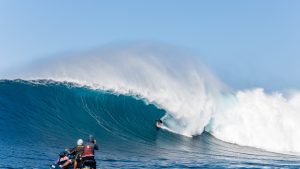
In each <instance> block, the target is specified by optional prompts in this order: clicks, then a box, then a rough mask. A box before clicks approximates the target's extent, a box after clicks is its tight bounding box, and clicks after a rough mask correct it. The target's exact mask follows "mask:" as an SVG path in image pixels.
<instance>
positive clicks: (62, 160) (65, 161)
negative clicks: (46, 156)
mask: <svg viewBox="0 0 300 169" xmlns="http://www.w3.org/2000/svg"><path fill="white" fill-rule="evenodd" d="M71 162H72V161H71V160H70V159H69V157H68V152H67V151H63V152H61V153H59V159H58V160H57V161H56V164H57V165H58V166H59V167H60V168H63V169H65V168H68V166H69V165H70V164H71Z"/></svg>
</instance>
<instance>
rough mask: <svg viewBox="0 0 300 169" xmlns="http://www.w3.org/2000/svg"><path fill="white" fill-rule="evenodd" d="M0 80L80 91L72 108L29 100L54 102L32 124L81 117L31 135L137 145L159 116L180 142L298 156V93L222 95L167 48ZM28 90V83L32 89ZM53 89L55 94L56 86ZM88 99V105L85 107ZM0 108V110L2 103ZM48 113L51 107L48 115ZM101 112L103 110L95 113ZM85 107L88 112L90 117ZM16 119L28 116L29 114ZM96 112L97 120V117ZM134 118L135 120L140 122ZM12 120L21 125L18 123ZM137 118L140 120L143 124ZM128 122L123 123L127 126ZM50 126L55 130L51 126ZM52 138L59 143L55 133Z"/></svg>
mask: <svg viewBox="0 0 300 169" xmlns="http://www.w3.org/2000/svg"><path fill="white" fill-rule="evenodd" d="M3 78H6V79H15V78H21V79H23V80H27V82H28V80H38V79H48V80H53V81H56V82H68V83H66V84H69V83H72V84H76V85H78V86H81V88H79V89H78V90H79V91H80V90H85V92H83V93H85V94H86V92H87V93H89V94H88V95H87V96H78V94H79V95H80V94H82V92H76V95H75V96H78V100H76V104H74V102H72V103H68V102H66V103H65V101H63V100H56V99H57V96H56V95H53V96H47V95H40V96H39V97H37V98H35V99H40V100H45V99H46V100H48V99H49V97H53V98H52V99H51V100H55V101H57V102H53V103H48V102H47V101H45V105H44V106H49V109H47V110H48V111H46V112H45V110H44V109H43V108H40V111H39V112H42V114H36V115H31V116H32V119H35V118H37V117H35V116H43V115H44V114H53V112H55V111H64V109H68V108H69V107H74V109H72V110H65V111H64V112H66V116H68V118H66V119H69V118H70V119H72V118H73V119H74V118H75V121H80V119H81V118H82V117H81V116H82V115H83V114H82V113H77V112H76V111H80V112H85V116H86V115H87V117H89V118H88V119H85V120H84V122H82V123H78V126H77V123H76V125H75V124H74V123H73V120H72V121H66V122H64V121H59V119H60V118H59V117H60V114H59V113H55V114H54V115H53V116H54V117H57V118H56V119H51V118H47V119H44V120H45V121H44V122H43V123H42V124H45V125H46V124H48V123H49V126H47V125H46V126H36V125H32V127H35V128H36V129H35V130H33V131H36V132H37V131H39V130H41V131H45V132H46V133H47V132H49V133H51V134H55V132H57V131H60V130H66V131H67V130H70V129H71V128H74V130H77V131H79V132H81V133H90V132H92V133H93V132H94V130H93V129H94V128H97V126H98V125H100V126H101V129H102V130H103V132H102V131H101V134H102V135H103V133H106V132H110V134H108V135H109V136H111V135H114V133H115V132H116V131H118V132H116V134H115V135H116V137H122V138H123V139H129V140H130V138H131V137H137V138H140V140H141V141H143V140H147V139H150V140H151V139H153V137H152V136H151V135H153V134H154V133H155V130H154V129H153V120H155V119H156V118H159V117H162V116H164V117H163V119H164V123H165V124H166V126H167V127H168V128H169V129H170V130H171V131H174V132H176V133H179V134H182V135H185V136H196V135H200V134H201V133H202V132H203V131H207V132H209V133H211V134H212V135H214V136H215V137H217V138H218V139H221V140H223V141H226V142H230V143H235V144H238V145H243V146H251V147H256V148H261V149H265V150H269V151H274V152H285V153H299V152H300V145H299V144H298V143H299V142H300V133H299V132H298V129H300V123H299V121H300V114H299V112H300V105H299V103H300V94H299V93H298V92H293V93H290V94H289V95H284V94H282V93H281V92H274V93H266V92H264V90H263V89H247V90H241V91H235V90H233V89H229V88H228V87H227V86H226V85H224V84H223V83H222V82H220V81H219V80H218V79H217V78H216V77H215V76H214V75H213V74H212V73H210V71H209V70H208V69H207V68H206V67H205V66H204V65H203V64H201V63H200V62H199V61H198V59H197V58H196V57H193V56H191V55H190V54H187V53H185V52H181V51H178V50H174V49H173V48H162V47H158V46H149V45H146V46H144V45H138V46H134V47H132V46H131V47H121V48H118V49H116V48H107V49H105V50H100V52H99V51H95V52H89V53H82V54H76V55H72V56H63V57H58V58H55V59H50V60H47V61H46V62H37V63H35V64H33V65H30V68H26V69H23V70H22V71H19V73H13V74H8V75H5V76H3ZM53 81H52V82H51V83H48V82H47V83H46V84H47V85H46V86H48V85H49V84H50V85H51V84H55V82H53ZM27 82H26V83H27ZM36 82H40V81H36ZM6 83H8V82H5V84H6ZM22 83H23V82H22ZM2 84H3V82H2ZM34 84H36V83H33V85H32V86H34ZM42 84H44V83H42ZM76 85H75V86H76ZM54 86H55V87H54V88H55V89H56V88H57V90H59V86H60V85H54ZM67 86H68V85H67ZM71 86H72V87H71V89H70V90H73V89H72V88H73V85H71ZM82 86H86V88H84V87H83V88H82ZM29 88H30V87H29ZM12 90H16V89H12ZM48 90H49V89H48V87H46V88H45V89H44V91H45V92H46V91H48ZM99 90H100V91H102V92H99ZM96 91H98V92H96ZM103 91H109V92H110V93H113V95H110V94H109V97H122V98H123V99H125V100H126V101H128V98H127V96H132V97H134V98H137V99H139V100H142V101H143V102H145V103H147V104H150V105H152V106H150V107H149V110H148V109H147V110H145V109H144V108H143V109H142V111H141V109H140V108H137V110H138V111H137V110H132V109H134V108H136V107H135V106H139V105H138V104H137V103H139V102H136V101H134V102H131V101H129V102H126V105H125V104H124V107H122V110H119V109H118V110H108V111H106V109H109V108H112V107H113V105H114V104H115V103H114V102H115V101H116V100H115V99H113V100H111V102H110V103H105V104H104V103H103V97H105V99H104V100H105V101H108V100H110V99H108V98H109V97H108V95H106V94H105V95H104V94H103ZM3 92H6V91H3ZM61 93H62V94H64V91H63V90H62V91H61ZM47 94H51V93H47ZM115 94H118V95H119V96H116V95H115ZM91 95H93V96H91ZM125 95H127V96H125ZM19 96H20V98H17V99H21V98H22V97H24V95H22V94H20V95H19ZM64 97H66V98H65V99H66V100H68V99H67V98H68V97H74V95H72V96H68V93H65V96H64ZM90 97H92V98H93V101H92V102H88V101H86V99H89V98H90ZM107 97H108V98H107ZM24 100H27V99H24ZM40 100H39V101H40ZM129 100H130V99H129ZM51 102H52V101H51ZM77 102H78V104H77ZM28 104H34V103H28ZM49 104H50V105H49ZM2 105H3V107H7V105H6V104H5V103H4V102H3V104H2ZM51 105H56V106H54V107H51ZM103 105H105V106H107V105H109V106H108V107H104V108H103ZM153 105H154V107H153ZM91 106H94V107H93V108H95V109H93V111H92V110H91ZM99 109H100V110H99ZM22 111H28V112H30V111H31V110H27V109H26V110H22ZM97 112H102V113H104V114H97ZM105 112H106V113H105ZM108 112H109V113H108ZM111 112H118V113H116V114H117V115H118V117H115V116H114V115H115V114H113V113H111ZM120 112H123V113H120ZM136 113H142V116H140V115H137V114H136ZM16 116H20V118H21V119H22V115H20V114H17V115H16ZM128 116H131V118H128ZM144 116H147V117H145V118H144ZM47 117H52V116H47ZM142 117H143V119H141V118H142ZM26 118H28V117H27V116H26ZM107 118H111V120H109V121H110V122H113V123H112V124H110V123H108V122H107V121H103V119H105V120H107ZM135 118H137V119H135ZM39 119H40V118H39ZM128 119H131V120H130V121H128ZM132 119H135V120H132ZM28 120H30V119H25V120H16V121H15V123H18V122H19V121H22V122H20V124H22V123H28V122H26V121H28ZM55 120H56V121H55ZM24 121H25V122H24ZM49 121H51V123H50V122H49ZM54 121H55V123H54ZM91 121H95V122H96V123H92V122H91ZM32 123H34V121H32ZM53 124H58V125H55V126H53ZM68 126H69V127H68ZM137 126H138V127H137ZM8 127H9V126H8ZM112 128H115V129H112ZM24 130H26V129H25V128H24ZM119 130H121V131H119ZM123 130H124V131H123ZM28 131H32V130H28ZM122 133H126V134H122ZM145 133H147V134H145ZM72 134H73V135H74V134H75V133H72V132H70V135H72ZM127 134H130V135H127ZM104 135H105V134H104ZM57 137H60V136H59V133H57Z"/></svg>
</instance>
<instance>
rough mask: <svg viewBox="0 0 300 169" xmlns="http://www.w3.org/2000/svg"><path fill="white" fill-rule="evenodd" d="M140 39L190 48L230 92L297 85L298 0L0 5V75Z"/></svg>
mask: <svg viewBox="0 0 300 169" xmlns="http://www.w3.org/2000/svg"><path fill="white" fill-rule="evenodd" d="M139 40H141V41H158V42H163V43H167V44H172V45H177V46H183V47H185V48H189V49H191V51H194V52H196V53H198V54H199V56H201V59H202V61H203V62H204V63H205V64H207V65H208V66H209V67H210V68H211V70H212V71H213V72H214V73H215V74H217V76H218V77H219V78H221V79H222V81H224V82H225V83H227V84H229V85H230V86H233V87H237V88H248V87H264V88H267V89H270V90H273V89H285V88H298V89H299V88H300V1H297V0H295V1H291V0H281V1H277V0H269V1H268V0H248V1H246V0H244V1H241V0H227V1H226V0H212V1H208V0H207V1H200V0H199V1H198V0H197V1H196V0H194V1H193V0H190V1H185V0H181V1H178V0H172V1H171V0H157V1H154V0H149V1H141V0H136V1H135V0H128V1H125V0H107V1H93V0H88V1H83V0H80V1H79V0H77V1H76V0H75V1H73V0H72V1H71V0H70V1H67V0H65V1H60V0H48V1H40V0H35V1H33V0H26V1H21V0H19V1H15V0H0V71H3V70H5V69H6V68H9V67H11V66H16V65H18V64H20V63H24V62H28V61H30V60H33V59H35V58H39V57H46V56H51V55H55V54H57V53H61V52H68V51H78V50H79V51H82V50H89V49H91V48H94V47H99V46H101V45H106V44H108V43H114V42H117V43H118V42H123V41H124V42H126V41H139Z"/></svg>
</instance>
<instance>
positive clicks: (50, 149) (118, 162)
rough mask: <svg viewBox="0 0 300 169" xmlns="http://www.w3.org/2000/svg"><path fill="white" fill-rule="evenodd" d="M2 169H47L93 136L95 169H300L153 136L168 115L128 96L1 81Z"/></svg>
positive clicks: (296, 162)
mask: <svg viewBox="0 0 300 169" xmlns="http://www.w3.org/2000/svg"><path fill="white" fill-rule="evenodd" d="M0 103H1V104H0V113H1V116H0V117H1V118H0V124H1V130H0V134H1V136H2V138H1V142H0V145H1V159H2V160H1V162H0V168H47V167H48V166H49V165H50V164H51V163H52V162H53V161H54V160H56V158H57V154H58V153H59V152H60V151H61V150H63V149H64V148H68V147H73V146H75V143H76V140H77V139H78V138H83V139H87V137H88V134H93V135H94V136H95V137H96V139H97V142H98V144H99V146H100V150H99V151H97V152H96V159H97V164H98V165H97V166H98V167H99V168H201V167H203V168H276V167H278V168H299V167H300V158H299V157H298V156H295V155H283V154H279V153H271V152H267V151H264V150H261V149H256V148H251V147H243V146H239V145H236V144H230V143H226V142H224V141H221V140H219V139H217V138H215V137H214V136H212V135H211V134H209V133H207V132H204V133H202V134H201V135H198V136H194V137H186V136H182V135H179V134H174V133H172V132H169V131H166V130H157V129H156V128H155V120H156V119H158V118H161V117H163V116H164V115H165V114H166V112H165V111H164V110H163V109H159V108H157V107H156V106H154V105H152V104H147V103H146V102H145V101H143V100H139V99H137V98H135V97H132V96H126V95H117V94H114V93H111V92H109V91H102V90H93V89H90V88H88V87H79V86H78V85H76V84H72V83H60V82H54V81H48V80H39V81H23V80H14V81H9V80H2V81H0Z"/></svg>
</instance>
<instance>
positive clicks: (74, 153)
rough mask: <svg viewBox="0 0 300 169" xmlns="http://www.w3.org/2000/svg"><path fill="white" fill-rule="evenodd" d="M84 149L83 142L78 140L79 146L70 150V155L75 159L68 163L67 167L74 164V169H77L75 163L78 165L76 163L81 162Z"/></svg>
mask: <svg viewBox="0 0 300 169" xmlns="http://www.w3.org/2000/svg"><path fill="white" fill-rule="evenodd" d="M83 148H84V146H83V140H82V139H78V140H77V146H76V147H74V148H72V149H70V150H69V155H70V156H73V157H74V159H72V160H71V161H68V163H66V165H71V164H73V163H74V169H76V168H75V163H76V161H78V160H80V157H81V154H82V153H83Z"/></svg>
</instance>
